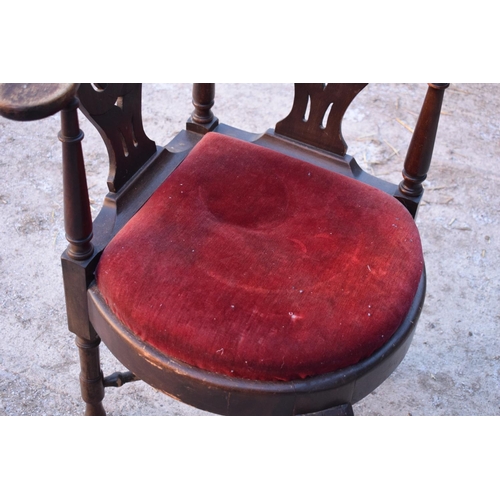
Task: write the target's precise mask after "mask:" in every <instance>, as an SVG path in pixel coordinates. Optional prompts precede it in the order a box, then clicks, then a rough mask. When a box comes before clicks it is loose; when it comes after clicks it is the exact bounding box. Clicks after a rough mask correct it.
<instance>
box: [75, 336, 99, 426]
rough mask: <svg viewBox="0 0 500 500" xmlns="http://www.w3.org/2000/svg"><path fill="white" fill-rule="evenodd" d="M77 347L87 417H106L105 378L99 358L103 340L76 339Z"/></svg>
mask: <svg viewBox="0 0 500 500" xmlns="http://www.w3.org/2000/svg"><path fill="white" fill-rule="evenodd" d="M75 342H76V345H77V346H78V351H79V354H80V366H81V372H80V387H81V391H82V399H83V400H84V401H85V403H86V408H85V415H87V416H104V415H106V412H105V410H104V406H103V405H102V400H103V398H104V378H103V375H102V371H101V361H100V358H99V344H100V343H101V339H100V338H99V337H97V338H96V339H94V340H86V339H82V338H81V337H76V340H75Z"/></svg>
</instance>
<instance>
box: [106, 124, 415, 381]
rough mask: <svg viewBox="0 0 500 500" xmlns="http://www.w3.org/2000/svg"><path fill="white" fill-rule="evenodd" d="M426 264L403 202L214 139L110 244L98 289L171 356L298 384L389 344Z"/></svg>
mask: <svg viewBox="0 0 500 500" xmlns="http://www.w3.org/2000/svg"><path fill="white" fill-rule="evenodd" d="M422 269H423V258H422V250H421V244H420V238H419V235H418V232H417V229H416V226H415V223H414V221H413V219H412V218H411V216H410V215H409V213H408V212H407V211H406V209H405V208H404V207H403V206H402V205H401V204H400V203H399V202H398V201H397V200H395V199H394V198H392V197H390V196H388V195H387V194H385V193H382V192H380V191H378V190H376V189H374V188H371V187H369V186H367V185H365V184H362V183H360V182H358V181H355V180H352V179H350V178H347V177H345V176H341V175H338V174H334V173H331V172H329V171H326V170H323V169H320V168H318V167H315V166H313V165H311V164H309V163H306V162H303V161H300V160H296V159H292V158H289V157H287V156H284V155H282V154H280V153H277V152H274V151H270V150H267V149H264V148H262V147H260V146H256V145H253V144H249V143H246V142H243V141H239V140H237V139H233V138H229V137H226V136H222V135H220V134H216V133H209V134H207V135H206V136H205V137H204V138H203V139H202V141H201V142H200V143H199V144H198V145H197V146H196V147H195V148H194V149H193V151H192V152H191V153H190V154H189V155H188V157H187V158H186V159H185V160H184V162H183V163H182V164H181V165H180V166H179V167H178V168H177V169H176V170H175V171H174V172H173V173H172V175H171V176H170V177H169V178H168V179H167V180H166V181H165V182H164V184H163V185H162V186H161V187H160V188H159V189H158V191H157V192H156V193H155V194H154V195H153V196H152V197H151V199H150V200H149V201H148V202H147V203H146V204H145V205H144V207H143V208H142V209H141V210H140V211H139V212H138V213H137V214H136V215H135V217H134V218H133V219H132V220H131V221H130V222H129V223H128V224H127V225H126V226H125V227H124V228H123V229H122V230H121V231H120V232H119V233H118V235H117V236H116V237H115V238H114V239H113V240H112V242H111V243H110V244H109V245H108V247H107V248H106V250H105V251H104V253H103V255H102V258H101V261H100V264H99V267H98V270H97V283H98V287H99V289H100V290H101V292H102V294H103V296H104V298H105V299H106V301H107V303H108V305H109V306H110V308H111V309H112V311H113V312H114V313H115V314H116V316H117V317H118V318H119V319H120V320H121V321H122V322H123V323H124V324H125V325H126V326H127V327H128V328H129V329H130V330H132V331H133V332H134V333H135V334H136V335H137V336H139V337H140V338H142V339H143V340H145V341H146V342H148V343H150V344H151V345H153V346H154V347H156V348H157V349H159V350H160V351H162V352H164V353H166V354H168V355H170V356H171V357H174V358H176V359H178V360H181V361H184V362H185V363H188V364H190V365H192V366H196V367H198V368H201V369H205V370H210V371H214V372H217V373H221V374H225V375H228V376H234V377H242V378H247V379H254V380H293V379H301V378H305V377H308V376H314V375H319V374H323V373H327V372H331V371H334V370H337V369H340V368H344V367H346V366H350V365H352V364H355V363H357V362H358V361H360V360H362V359H364V358H367V357H368V356H370V354H372V353H373V352H374V351H375V350H376V349H378V348H379V347H381V346H382V345H383V344H384V343H386V342H387V341H388V340H389V338H390V337H391V335H393V333H394V332H395V330H396V329H397V328H398V326H399V325H400V324H401V322H402V320H403V319H404V317H405V315H406V314H407V312H408V310H409V307H410V304H411V302H412V299H413V297H414V295H415V293H416V289H417V286H418V283H419V280H420V277H421V274H422Z"/></svg>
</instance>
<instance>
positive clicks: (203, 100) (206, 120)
mask: <svg viewBox="0 0 500 500" xmlns="http://www.w3.org/2000/svg"><path fill="white" fill-rule="evenodd" d="M214 99H215V83H193V106H194V111H193V113H192V114H191V117H190V118H189V120H188V121H187V123H186V129H187V130H190V131H192V132H198V133H201V134H204V133H206V132H209V131H210V130H213V129H214V128H215V127H216V126H217V125H218V124H219V120H218V119H217V118H216V117H215V116H214V114H213V112H212V106H213V105H214V102H215V101H214Z"/></svg>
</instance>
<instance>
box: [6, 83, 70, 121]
mask: <svg viewBox="0 0 500 500" xmlns="http://www.w3.org/2000/svg"><path fill="white" fill-rule="evenodd" d="M78 86H79V84H78V83H2V84H0V115H1V116H4V117H5V118H9V119H11V120H16V121H32V120H40V119H42V118H47V117H48V116H51V115H53V114H55V113H57V112H58V111H61V110H62V109H63V108H65V107H66V106H67V105H68V104H69V102H70V101H71V100H72V99H73V97H75V94H76V91H77V90H78Z"/></svg>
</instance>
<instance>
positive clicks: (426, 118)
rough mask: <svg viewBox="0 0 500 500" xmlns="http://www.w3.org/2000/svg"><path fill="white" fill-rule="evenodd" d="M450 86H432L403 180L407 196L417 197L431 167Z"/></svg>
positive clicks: (443, 84) (420, 118) (403, 191)
mask: <svg viewBox="0 0 500 500" xmlns="http://www.w3.org/2000/svg"><path fill="white" fill-rule="evenodd" d="M449 85H450V84H449V83H429V88H428V90H427V94H426V96H425V100H424V104H423V106H422V111H421V112H420V116H419V117H418V121H417V125H416V126H415V131H414V132H413V136H412V139H411V142H410V146H409V148H408V153H407V154H406V160H405V164H404V169H403V180H402V181H401V183H400V184H399V190H400V191H401V192H402V193H403V194H405V195H406V196H412V197H418V196H420V195H421V194H422V192H423V187H422V183H423V182H424V180H425V179H426V177H427V173H428V171H429V167H430V164H431V158H432V152H433V150H434V142H435V140H436V133H437V129H438V124H439V115H440V113H441V105H442V103H443V96H444V91H445V89H446V88H448V86H449Z"/></svg>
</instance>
